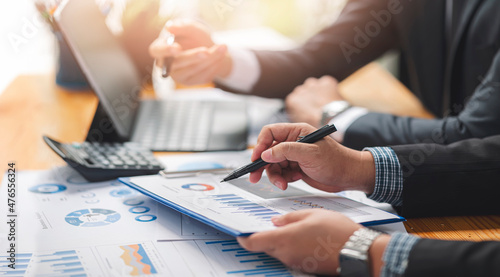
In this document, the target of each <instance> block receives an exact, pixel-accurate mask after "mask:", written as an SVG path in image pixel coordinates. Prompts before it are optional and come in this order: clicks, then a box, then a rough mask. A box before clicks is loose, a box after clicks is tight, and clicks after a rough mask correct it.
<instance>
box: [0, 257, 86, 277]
mask: <svg viewBox="0 0 500 277" xmlns="http://www.w3.org/2000/svg"><path fill="white" fill-rule="evenodd" d="M6 258H7V257H6V256H1V261H0V265H1V269H0V275H2V276H28V275H31V274H32V273H36V274H39V275H44V276H75V277H84V276H88V275H87V273H86V269H85V263H84V262H83V261H82V259H81V255H80V254H79V252H78V251H76V250H66V251H54V252H44V253H36V254H33V253H18V254H16V264H15V269H11V268H9V267H7V265H8V261H7V260H6Z"/></svg>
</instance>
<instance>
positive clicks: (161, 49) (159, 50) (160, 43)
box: [149, 38, 182, 59]
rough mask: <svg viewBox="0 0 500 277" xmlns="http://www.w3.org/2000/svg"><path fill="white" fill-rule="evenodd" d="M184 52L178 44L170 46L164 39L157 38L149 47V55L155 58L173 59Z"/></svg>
mask: <svg viewBox="0 0 500 277" xmlns="http://www.w3.org/2000/svg"><path fill="white" fill-rule="evenodd" d="M181 52H182V47H181V46H180V45H179V44H178V43H173V44H170V45H168V44H167V43H166V42H165V41H164V40H163V39H160V38H157V39H156V40H155V41H153V43H151V45H149V54H150V55H151V56H152V57H154V58H157V59H158V58H165V57H173V56H176V55H178V54H180V53H181Z"/></svg>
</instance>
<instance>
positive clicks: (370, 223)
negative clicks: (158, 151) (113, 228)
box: [118, 177, 406, 236]
mask: <svg viewBox="0 0 500 277" xmlns="http://www.w3.org/2000/svg"><path fill="white" fill-rule="evenodd" d="M118 180H119V181H120V182H122V183H123V184H125V185H127V186H129V187H131V188H133V189H135V190H137V191H139V192H141V193H142V194H144V195H147V196H149V197H151V198H152V199H154V200H156V201H157V202H159V203H161V204H163V205H165V206H167V207H170V208H172V209H174V210H176V211H178V212H180V213H182V214H185V215H187V216H189V217H191V218H194V219H196V220H198V221H201V222H203V223H205V224H207V225H209V226H211V227H213V228H215V229H218V230H220V231H222V232H224V233H226V234H228V235H231V236H249V235H251V234H252V233H253V232H241V231H239V230H236V229H234V228H231V227H228V226H226V225H224V224H222V223H220V222H218V221H217V220H214V219H213V218H210V217H207V216H205V215H202V214H200V213H198V212H195V211H193V210H192V209H189V208H188V207H185V206H183V205H181V204H179V203H175V202H173V201H170V200H168V199H166V198H165V197H163V196H161V195H158V194H156V193H153V192H151V191H149V190H147V189H145V188H144V187H142V186H140V185H137V184H135V183H134V182H132V180H131V178H129V177H126V178H119V179H118ZM374 209H375V208H374ZM391 215H393V214H391ZM402 221H406V219H405V218H403V217H401V216H397V215H393V217H392V218H389V219H383V220H373V221H366V222H362V223H360V224H361V225H363V226H375V225H382V224H388V223H395V222H402Z"/></svg>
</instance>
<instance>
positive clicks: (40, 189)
mask: <svg viewBox="0 0 500 277" xmlns="http://www.w3.org/2000/svg"><path fill="white" fill-rule="evenodd" d="M65 190H66V186H64V185H60V184H41V185H37V186H34V187H31V188H29V191H31V192H34V193H42V194H51V193H58V192H62V191H65Z"/></svg>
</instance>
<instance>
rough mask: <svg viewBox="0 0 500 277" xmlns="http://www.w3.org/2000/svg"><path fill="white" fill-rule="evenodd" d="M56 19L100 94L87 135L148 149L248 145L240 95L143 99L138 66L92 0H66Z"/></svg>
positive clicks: (215, 148) (89, 138)
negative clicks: (215, 98) (224, 98)
mask: <svg viewBox="0 0 500 277" xmlns="http://www.w3.org/2000/svg"><path fill="white" fill-rule="evenodd" d="M55 21H56V25H57V27H58V28H59V30H60V31H61V33H62V37H63V38H64V40H65V41H66V43H67V44H68V46H69V48H70V49H71V52H72V54H73V55H74V57H75V59H76V61H77V62H78V64H79V65H80V68H81V69H82V72H83V73H84V75H85V78H86V79H87V82H88V83H89V85H90V86H91V88H92V89H93V90H94V92H95V93H96V95H97V97H98V98H99V105H98V107H97V110H96V114H95V116H94V120H93V122H92V125H91V127H90V130H89V133H88V134H87V139H86V140H87V141H97V142H102V141H110V142H125V141H132V142H137V143H139V144H141V145H143V146H145V147H147V148H149V149H150V150H152V151H195V152H199V151H223V150H243V149H246V147H247V134H248V129H249V119H248V115H247V107H246V105H245V103H244V102H242V101H231V102H226V101H221V100H219V101H206V100H205V101H194V100H170V99H169V100H163V101H162V100H156V99H152V100H141V99H140V98H139V93H140V91H141V89H142V82H141V80H140V78H139V74H138V71H137V69H136V67H135V65H134V63H133V61H132V59H131V57H130V56H129V55H128V53H127V52H126V51H125V49H124V48H123V47H122V45H121V44H120V42H119V41H118V40H117V38H116V37H115V36H114V35H113V34H112V33H111V31H110V30H109V28H108V27H107V25H106V22H105V17H104V16H103V15H102V13H101V12H100V10H99V8H98V6H97V4H96V3H95V1H87V0H85V1H76V0H74V1H71V0H66V1H64V2H63V3H62V4H61V5H60V6H59V8H58V10H57V11H56V14H55Z"/></svg>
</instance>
